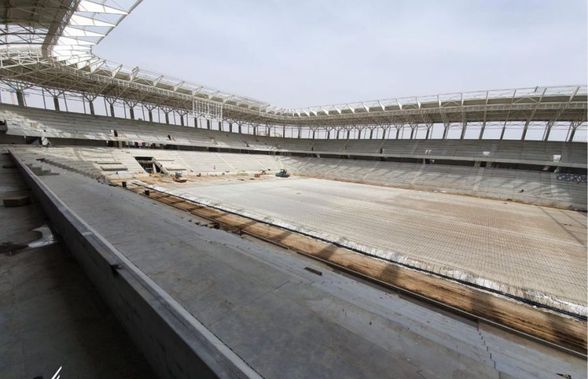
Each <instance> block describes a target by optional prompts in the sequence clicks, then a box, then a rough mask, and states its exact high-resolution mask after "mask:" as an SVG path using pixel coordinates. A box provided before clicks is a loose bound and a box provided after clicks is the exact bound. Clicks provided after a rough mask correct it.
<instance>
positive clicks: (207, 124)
mask: <svg viewBox="0 0 588 379" xmlns="http://www.w3.org/2000/svg"><path fill="white" fill-rule="evenodd" d="M206 129H208V130H210V120H209V119H206Z"/></svg>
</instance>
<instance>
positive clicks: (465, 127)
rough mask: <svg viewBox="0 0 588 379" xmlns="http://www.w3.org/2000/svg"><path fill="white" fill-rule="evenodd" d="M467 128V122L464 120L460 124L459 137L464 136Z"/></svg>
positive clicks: (462, 137)
mask: <svg viewBox="0 0 588 379" xmlns="http://www.w3.org/2000/svg"><path fill="white" fill-rule="evenodd" d="M467 130H468V122H467V121H464V122H463V123H462V124H461V135H460V136H459V139H464V138H465V134H466V131H467Z"/></svg>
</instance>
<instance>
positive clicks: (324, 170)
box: [17, 147, 587, 210]
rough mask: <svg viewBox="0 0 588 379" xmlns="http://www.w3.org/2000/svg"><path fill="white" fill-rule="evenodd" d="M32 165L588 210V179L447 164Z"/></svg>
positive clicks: (172, 155) (238, 160) (199, 160)
mask: <svg viewBox="0 0 588 379" xmlns="http://www.w3.org/2000/svg"><path fill="white" fill-rule="evenodd" d="M17 149H18V150H19V153H20V154H22V155H24V156H27V157H29V158H30V159H31V160H33V161H34V160H38V159H43V160H45V161H47V162H48V163H52V164H56V165H59V166H60V167H64V166H67V167H70V168H71V169H72V170H73V171H77V172H80V171H81V172H86V173H87V174H88V176H96V172H97V171H100V172H101V173H102V174H103V175H104V176H109V177H113V176H116V177H129V176H137V175H145V171H144V170H143V169H142V167H141V165H140V164H139V163H138V162H137V160H136V159H135V158H136V157H143V158H144V157H145V155H146V154H149V158H151V159H153V160H155V161H157V162H158V163H159V164H160V165H161V166H162V167H163V168H164V169H165V171H166V172H167V173H168V174H174V173H175V172H178V171H180V172H182V174H186V175H221V174H239V173H253V172H260V171H262V170H264V171H266V172H269V173H271V172H275V171H277V170H278V169H280V168H286V169H287V170H289V171H290V172H292V173H293V174H295V175H301V176H308V177H314V178H324V179H331V180H344V181H350V182H358V183H367V184H375V185H383V186H394V187H401V188H411V189H422V190H433V191H446V192H452V193H460V194H468V195H475V196H480V197H488V198H495V199H512V200H517V201H522V202H527V203H531V204H538V205H550V206H557V207H564V208H568V207H570V208H574V209H583V210H585V209H586V189H587V187H586V180H585V177H584V178H583V179H584V180H583V181H577V180H567V178H562V175H558V174H557V173H553V172H549V171H534V170H513V169H501V168H485V167H474V166H455V165H443V164H418V163H406V162H389V161H374V160H351V159H333V158H309V157H289V156H279V155H256V154H236V153H210V152H194V151H170V150H157V149H150V150H142V149H115V148H94V147H67V148H65V147H64V148H43V147H19V148H17Z"/></svg>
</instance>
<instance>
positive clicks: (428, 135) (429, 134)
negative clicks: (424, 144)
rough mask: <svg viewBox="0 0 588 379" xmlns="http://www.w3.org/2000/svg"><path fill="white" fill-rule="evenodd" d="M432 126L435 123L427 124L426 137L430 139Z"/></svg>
mask: <svg viewBox="0 0 588 379" xmlns="http://www.w3.org/2000/svg"><path fill="white" fill-rule="evenodd" d="M431 128H433V124H427V134H426V135H425V139H429V137H432V136H431Z"/></svg>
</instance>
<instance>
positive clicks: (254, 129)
mask: <svg viewBox="0 0 588 379" xmlns="http://www.w3.org/2000/svg"><path fill="white" fill-rule="evenodd" d="M253 135H254V136H256V135H257V125H253Z"/></svg>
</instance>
